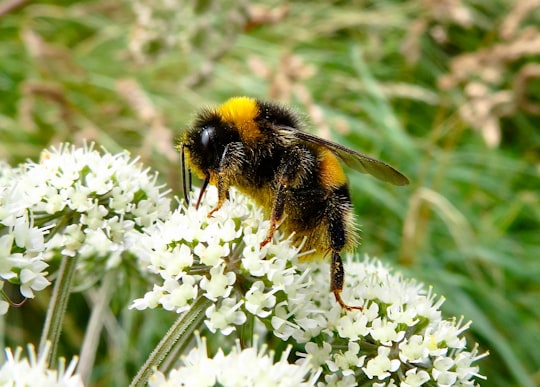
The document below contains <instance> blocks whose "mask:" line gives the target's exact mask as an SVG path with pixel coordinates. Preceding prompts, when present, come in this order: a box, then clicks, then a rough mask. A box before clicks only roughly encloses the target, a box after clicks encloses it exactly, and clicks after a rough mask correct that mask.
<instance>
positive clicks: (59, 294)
mask: <svg viewBox="0 0 540 387" xmlns="http://www.w3.org/2000/svg"><path fill="white" fill-rule="evenodd" d="M76 266H77V257H76V256H75V257H66V256H65V257H63V258H62V262H61V264H60V268H59V270H58V277H57V278H56V281H55V284H54V289H53V292H52V296H51V301H50V302H49V307H48V308H47V315H46V317H45V324H44V325H43V331H42V333H41V340H40V342H39V357H41V356H42V355H43V351H44V349H45V348H46V344H47V341H49V342H50V343H51V350H50V352H49V354H48V357H47V364H49V366H51V364H50V363H51V361H53V360H54V359H56V351H57V349H58V341H59V340H60V334H61V333H62V325H63V322H64V315H65V313H66V308H67V303H68V300H69V295H70V291H71V283H72V281H73V276H74V273H75V267H76Z"/></svg>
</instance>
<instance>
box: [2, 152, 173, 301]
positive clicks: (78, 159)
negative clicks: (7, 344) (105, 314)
mask: <svg viewBox="0 0 540 387" xmlns="http://www.w3.org/2000/svg"><path fill="white" fill-rule="evenodd" d="M0 182H1V183H2V186H0V279H3V280H7V281H9V282H11V283H14V284H16V285H18V286H19V288H20V292H21V294H22V295H23V296H24V297H26V298H32V297H34V292H36V291H40V290H42V289H44V288H45V287H47V286H48V285H50V282H49V280H48V279H47V276H48V275H49V273H48V271H47V268H48V266H49V264H48V262H49V261H50V260H52V259H56V258H58V257H59V256H66V257H74V256H76V255H77V256H78V257H79V258H80V261H79V265H78V268H77V269H78V271H79V273H80V274H81V275H79V276H78V278H79V281H86V282H87V283H88V284H89V283H91V282H92V281H95V280H97V279H99V278H100V276H101V275H102V274H103V273H104V272H105V271H106V270H108V269H110V268H111V267H116V266H118V265H119V264H120V262H121V257H122V253H123V252H126V251H128V250H129V248H130V246H131V241H133V240H136V239H137V238H138V235H140V234H141V232H142V229H143V228H144V227H146V226H148V225H150V224H152V223H154V222H155V221H156V220H157V219H158V218H164V217H167V216H168V215H169V214H170V199H168V198H166V196H165V195H166V192H165V191H164V190H163V189H162V188H163V187H162V186H160V185H158V184H157V176H156V174H152V173H150V172H149V171H148V170H147V169H143V167H142V166H141V165H140V164H139V163H138V160H137V159H133V158H131V156H130V155H129V153H127V152H121V153H119V154H111V153H108V152H106V151H102V152H98V151H96V150H94V149H93V146H92V145H87V146H84V147H75V146H72V145H69V144H64V145H62V146H60V147H59V148H51V149H49V150H45V151H43V153H42V155H41V160H40V162H39V163H35V162H31V161H29V162H27V163H25V164H22V165H21V166H19V167H17V168H11V169H10V168H9V167H8V166H6V165H5V164H2V165H1V166H0ZM2 311H5V308H0V312H2Z"/></svg>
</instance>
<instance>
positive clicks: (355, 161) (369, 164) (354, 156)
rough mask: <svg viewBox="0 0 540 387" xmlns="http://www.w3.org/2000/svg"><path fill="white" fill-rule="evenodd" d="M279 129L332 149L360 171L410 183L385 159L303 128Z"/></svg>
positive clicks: (384, 179)
mask: <svg viewBox="0 0 540 387" xmlns="http://www.w3.org/2000/svg"><path fill="white" fill-rule="evenodd" d="M277 130H278V132H279V133H280V134H281V135H284V136H286V137H289V138H292V137H294V138H297V139H299V140H301V141H306V142H311V143H314V144H317V145H321V146H324V147H325V148H327V149H329V150H331V151H332V152H333V153H334V154H335V155H336V156H337V157H339V158H340V159H341V160H343V162H344V163H345V164H346V165H348V166H349V167H351V168H353V169H355V170H357V171H359V172H362V173H368V174H370V175H372V176H374V177H376V178H377V179H380V180H382V181H385V182H387V183H391V184H394V185H407V184H409V179H407V177H405V176H404V175H403V174H402V173H401V172H399V171H398V170H397V169H395V168H394V167H392V166H391V165H389V164H386V163H385V162H383V161H380V160H377V159H374V158H372V157H369V156H366V155H364V154H362V153H359V152H356V151H354V150H352V149H350V148H347V147H345V146H343V145H339V144H336V143H335V142H332V141H328V140H325V139H323V138H320V137H317V136H314V135H312V134H309V133H307V132H304V131H302V130H298V129H295V128H291V127H284V126H280V127H279V128H278V129H277Z"/></svg>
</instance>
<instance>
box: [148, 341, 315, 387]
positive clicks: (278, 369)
mask: <svg viewBox="0 0 540 387" xmlns="http://www.w3.org/2000/svg"><path fill="white" fill-rule="evenodd" d="M290 351H291V348H290V347H289V348H288V349H287V350H286V351H284V352H283V353H282V355H281V358H280V360H278V361H275V360H274V354H273V353H272V352H270V353H267V351H266V348H265V347H264V346H263V347H262V348H261V349H258V348H256V347H254V348H245V349H241V348H240V344H239V343H238V342H237V345H236V346H235V347H233V348H232V350H231V351H230V352H229V353H228V354H226V355H225V354H224V353H223V351H222V350H221V349H220V350H218V352H217V353H216V354H215V355H214V356H213V357H210V356H208V349H207V346H206V340H205V339H204V338H203V339H201V338H200V337H199V336H198V335H197V346H196V347H195V348H193V349H192V350H191V351H190V352H189V353H188V354H187V355H186V356H184V357H183V359H182V365H181V366H180V367H178V368H175V369H173V370H172V371H170V372H169V374H168V375H167V376H165V375H164V374H163V373H161V372H159V371H155V372H154V374H153V375H152V376H151V377H150V380H149V386H150V387H165V386H178V385H186V386H194V385H196V386H201V387H203V386H209V387H211V386H216V385H221V386H268V387H273V386H275V387H280V386H283V387H285V386H315V385H316V382H317V378H318V374H319V372H317V371H316V370H314V369H313V367H312V366H311V364H310V363H309V362H307V361H306V362H302V363H300V364H290V363H289V362H288V361H287V357H288V356H289V354H290Z"/></svg>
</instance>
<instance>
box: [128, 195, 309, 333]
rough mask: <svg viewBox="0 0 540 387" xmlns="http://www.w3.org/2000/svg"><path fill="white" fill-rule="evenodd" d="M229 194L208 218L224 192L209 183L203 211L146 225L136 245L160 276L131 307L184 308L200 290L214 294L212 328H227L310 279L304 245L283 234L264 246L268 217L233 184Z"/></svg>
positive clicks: (263, 313)
mask: <svg viewBox="0 0 540 387" xmlns="http://www.w3.org/2000/svg"><path fill="white" fill-rule="evenodd" d="M230 195H231V200H230V201H227V202H226V203H225V204H224V205H223V207H222V208H221V209H220V210H219V211H218V212H216V213H215V214H214V215H213V216H212V217H208V216H207V215H208V213H209V212H210V210H211V209H212V208H213V206H215V204H216V203H217V191H216V189H215V188H214V187H210V188H209V189H208V191H207V192H206V194H205V200H204V201H203V203H202V204H201V206H199V208H198V209H197V210H196V209H195V208H194V207H189V208H188V209H185V208H180V209H179V210H178V211H176V212H175V213H173V214H172V216H171V217H170V218H169V219H167V220H165V221H161V222H157V223H156V224H155V225H153V226H151V227H149V228H147V235H146V236H144V237H141V238H139V239H138V243H137V245H136V246H133V248H132V252H133V253H135V254H136V255H137V256H138V258H139V260H141V261H147V262H148V270H149V271H150V272H151V273H154V274H157V275H158V276H159V280H158V283H156V284H155V285H154V287H153V289H152V290H151V291H149V292H147V293H146V294H145V295H144V297H143V298H140V299H137V300H135V301H134V302H133V304H132V308H136V309H146V308H155V307H157V306H161V307H162V308H164V309H166V310H171V311H175V312H176V313H181V312H184V311H186V310H188V309H189V308H190V307H191V305H192V304H193V302H194V301H195V299H196V298H197V296H198V294H199V293H201V294H202V295H203V296H204V297H206V298H208V299H209V300H211V301H214V304H213V305H212V306H211V307H210V308H209V309H208V310H207V311H206V317H207V319H206V321H205V323H206V325H207V327H208V328H209V329H210V330H211V331H212V332H215V331H217V330H219V331H220V332H221V333H222V334H225V335H228V334H230V333H231V332H232V331H234V329H235V326H236V325H240V324H243V323H244V322H245V321H246V314H247V313H249V314H252V315H255V316H257V317H259V318H264V317H267V316H269V315H270V314H271V313H272V311H273V309H274V307H275V305H276V302H277V297H276V293H278V292H279V293H281V294H284V289H285V288H287V289H289V291H293V288H294V287H295V286H304V285H303V282H302V280H301V279H300V277H301V275H300V274H299V273H297V271H296V270H295V268H294V267H293V263H294V260H295V257H297V255H298V248H297V247H294V246H292V245H291V243H290V241H289V240H280V237H281V235H280V234H279V233H276V238H275V241H273V242H271V243H269V244H268V245H266V246H264V247H263V248H260V243H261V242H262V241H263V240H264V239H265V238H266V235H267V232H268V226H269V222H268V221H266V220H264V217H263V215H262V213H261V212H260V209H258V208H257V207H256V206H255V205H254V204H253V203H251V201H249V200H248V199H247V198H246V197H244V196H242V195H239V194H237V193H236V191H234V190H232V191H231V192H230ZM278 240H279V243H278V242H276V241H278ZM283 296H284V295H283ZM283 296H282V297H283Z"/></svg>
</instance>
